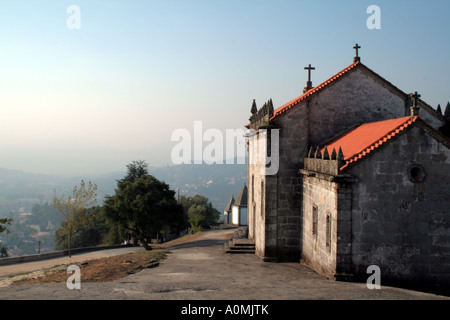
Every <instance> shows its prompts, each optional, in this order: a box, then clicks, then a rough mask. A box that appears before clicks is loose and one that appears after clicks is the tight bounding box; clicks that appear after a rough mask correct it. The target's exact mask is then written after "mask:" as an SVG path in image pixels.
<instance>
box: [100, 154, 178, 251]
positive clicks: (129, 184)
mask: <svg viewBox="0 0 450 320" xmlns="http://www.w3.org/2000/svg"><path fill="white" fill-rule="evenodd" d="M127 168H128V172H127V175H126V176H125V178H123V179H122V180H119V181H118V182H117V189H116V190H115V195H113V196H107V197H106V200H105V202H104V205H103V210H104V212H105V215H106V217H107V218H108V219H109V220H111V221H113V222H114V223H117V224H119V225H120V226H121V227H123V228H125V229H126V230H128V231H129V232H131V233H132V234H133V235H135V236H136V238H137V239H138V240H139V241H140V242H141V243H142V245H143V247H144V248H145V249H146V250H151V247H150V246H149V244H148V240H150V237H151V235H152V233H153V234H155V233H156V234H158V233H159V232H160V231H161V230H163V229H168V230H171V231H173V232H176V231H178V230H179V228H180V226H181V225H182V218H183V211H182V207H181V206H179V205H178V204H177V202H176V199H175V191H173V190H170V188H169V185H168V184H166V183H165V182H162V181H159V180H158V179H156V178H155V177H154V176H152V175H150V174H148V170H147V163H145V162H144V161H133V162H132V163H131V164H129V165H128V166H127Z"/></svg>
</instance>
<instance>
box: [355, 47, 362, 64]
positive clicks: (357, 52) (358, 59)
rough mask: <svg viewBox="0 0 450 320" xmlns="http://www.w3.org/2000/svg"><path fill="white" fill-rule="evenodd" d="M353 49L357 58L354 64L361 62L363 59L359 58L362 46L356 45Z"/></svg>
mask: <svg viewBox="0 0 450 320" xmlns="http://www.w3.org/2000/svg"><path fill="white" fill-rule="evenodd" d="M353 49H355V50H356V56H355V57H354V58H353V62H357V61H361V58H360V57H359V51H358V50H359V49H361V46H360V45H358V44H356V45H355V46H354V47H353Z"/></svg>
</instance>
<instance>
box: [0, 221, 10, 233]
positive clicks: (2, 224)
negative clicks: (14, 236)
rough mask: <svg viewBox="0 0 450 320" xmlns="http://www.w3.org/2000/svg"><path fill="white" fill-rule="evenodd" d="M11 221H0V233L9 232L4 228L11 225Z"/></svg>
mask: <svg viewBox="0 0 450 320" xmlns="http://www.w3.org/2000/svg"><path fill="white" fill-rule="evenodd" d="M12 221H13V220H12V219H8V218H3V219H0V233H3V232H5V233H7V234H8V233H9V230H8V228H7V227H6V226H5V225H6V224H11V223H12Z"/></svg>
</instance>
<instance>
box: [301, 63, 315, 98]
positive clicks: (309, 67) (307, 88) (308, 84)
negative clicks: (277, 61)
mask: <svg viewBox="0 0 450 320" xmlns="http://www.w3.org/2000/svg"><path fill="white" fill-rule="evenodd" d="M305 70H308V81H307V82H306V87H305V89H304V90H303V92H306V91H308V90H310V89H312V88H313V86H312V82H311V70H316V68H314V67H311V64H310V65H309V66H308V67H305Z"/></svg>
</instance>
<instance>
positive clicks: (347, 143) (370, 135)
mask: <svg viewBox="0 0 450 320" xmlns="http://www.w3.org/2000/svg"><path fill="white" fill-rule="evenodd" d="M417 119H419V117H417V116H416V117H413V118H411V116H408V117H403V118H397V119H390V120H384V121H377V122H371V123H365V124H363V125H360V126H358V127H356V128H354V129H351V130H349V131H347V132H346V133H344V134H342V135H341V136H340V137H338V138H336V139H334V140H333V141H331V142H330V143H328V144H327V146H326V147H324V148H322V150H321V153H323V152H324V149H325V148H327V150H328V153H329V154H331V152H332V150H333V148H334V149H336V150H339V147H341V149H342V153H343V154H344V161H345V165H344V166H342V167H341V170H342V169H345V168H346V167H348V166H349V165H350V164H352V163H354V162H356V161H358V160H360V159H362V158H363V157H365V156H367V155H368V154H370V153H371V152H373V151H375V150H376V149H378V148H379V147H380V146H382V145H383V144H384V143H386V142H387V141H389V140H390V139H392V138H393V137H395V136H397V135H398V134H399V133H401V132H402V131H403V130H405V129H406V128H408V127H409V126H410V125H411V124H413V123H414V122H416V121H417Z"/></svg>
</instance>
